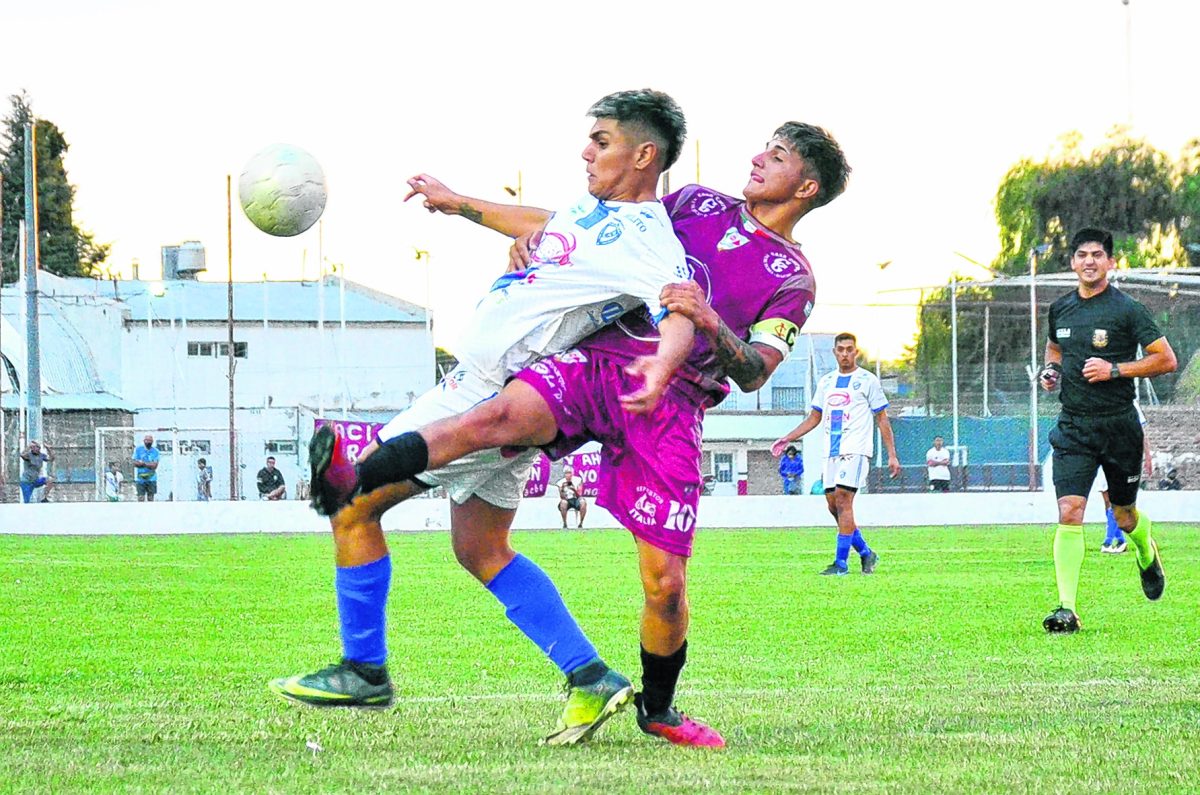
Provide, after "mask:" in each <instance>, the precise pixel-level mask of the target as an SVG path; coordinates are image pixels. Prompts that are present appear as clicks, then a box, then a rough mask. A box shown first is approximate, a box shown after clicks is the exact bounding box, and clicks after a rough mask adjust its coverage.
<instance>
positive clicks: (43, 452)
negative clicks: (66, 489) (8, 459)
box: [21, 442, 54, 502]
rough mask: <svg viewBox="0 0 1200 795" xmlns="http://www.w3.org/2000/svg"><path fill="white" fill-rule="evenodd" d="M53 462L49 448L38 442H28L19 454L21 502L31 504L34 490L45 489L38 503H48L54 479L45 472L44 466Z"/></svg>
mask: <svg viewBox="0 0 1200 795" xmlns="http://www.w3.org/2000/svg"><path fill="white" fill-rule="evenodd" d="M53 460H54V454H53V453H51V452H50V448H49V447H48V446H47V447H43V446H42V445H41V443H39V442H30V443H29V447H27V448H26V449H25V452H23V453H21V502H33V492H34V489H39V488H42V487H45V489H44V490H43V491H42V498H41V500H39V502H49V501H50V490H51V489H52V488H54V477H53V476H52V475H51V474H50V473H49V472H47V471H46V464H47V463H49V462H51V461H53Z"/></svg>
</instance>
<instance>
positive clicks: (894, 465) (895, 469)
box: [888, 455, 900, 478]
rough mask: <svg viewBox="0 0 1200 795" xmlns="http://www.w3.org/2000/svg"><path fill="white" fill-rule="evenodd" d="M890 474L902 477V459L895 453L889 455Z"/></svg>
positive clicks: (894, 476)
mask: <svg viewBox="0 0 1200 795" xmlns="http://www.w3.org/2000/svg"><path fill="white" fill-rule="evenodd" d="M888 474H889V475H890V476H891V477H893V478H897V477H900V459H899V458H896V456H894V455H889V456H888Z"/></svg>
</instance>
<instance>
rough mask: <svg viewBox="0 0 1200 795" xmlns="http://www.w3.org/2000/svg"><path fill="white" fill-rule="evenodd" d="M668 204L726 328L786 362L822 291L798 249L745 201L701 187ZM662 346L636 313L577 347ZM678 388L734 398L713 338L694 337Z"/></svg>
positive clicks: (624, 349) (704, 402) (623, 353)
mask: <svg viewBox="0 0 1200 795" xmlns="http://www.w3.org/2000/svg"><path fill="white" fill-rule="evenodd" d="M663 204H664V205H665V206H666V208H667V212H668V214H669V215H670V216H671V224H672V225H673V226H674V228H675V234H676V235H677V236H678V237H679V240H680V242H681V243H683V248H684V251H685V252H686V253H687V262H688V265H689V266H690V269H691V271H692V278H693V279H695V281H696V282H697V283H699V285H700V286H701V287H702V288H703V289H704V292H705V294H706V295H707V296H708V302H709V304H710V305H711V306H712V308H713V309H714V310H716V312H717V314H718V315H720V316H721V320H723V321H724V322H725V325H727V326H729V329H730V330H731V331H732V332H733V333H734V334H735V335H736V336H737V337H739V338H741V339H743V340H749V341H751V342H761V343H765V344H767V345H770V346H772V347H774V348H776V349H778V350H779V351H780V352H781V353H783V354H784V355H787V354H788V353H789V352H790V351H791V348H792V345H793V344H794V342H795V340H796V335H797V334H798V333H799V331H800V329H801V327H803V326H804V323H805V321H806V320H808V316H809V315H810V314H811V313H812V308H813V301H814V300H815V297H816V289H817V288H816V280H815V279H814V278H813V274H812V268H811V267H810V266H809V264H808V260H807V259H806V258H805V257H804V255H803V254H802V253H801V252H800V246H798V245H797V244H795V243H789V242H787V241H786V240H784V239H783V238H781V237H780V236H779V235H776V234H775V233H774V232H772V231H771V230H769V229H767V228H765V227H764V226H763V225H762V224H760V223H758V222H757V221H756V220H754V218H753V217H751V215H750V213H749V212H747V211H746V202H745V200H743V199H735V198H733V197H732V196H726V195H725V194H723V193H717V192H716V191H714V190H709V189H708V188H705V187H702V186H700V185H688V186H687V187H685V188H683V189H682V190H680V191H678V192H676V193H672V194H671V195H669V196H667V197H665V198H664V199H663ZM657 344H658V340H657V331H656V330H655V328H654V326H653V325H652V324H651V323H650V320H649V318H648V317H646V316H645V314H644V313H640V314H639V313H630V314H628V315H625V316H624V317H623V318H622V319H621V320H619V321H618V322H617V324H616V325H615V326H609V327H608V328H605V329H602V330H601V331H599V332H597V333H596V334H593V335H592V336H591V337H589V338H588V339H587V340H585V341H584V342H583V343H581V344H580V345H579V347H580V349H581V350H592V351H603V352H605V353H608V354H610V355H612V356H617V357H625V358H627V359H632V358H633V357H636V356H649V355H652V354H653V353H654V352H655V350H656V348H657ZM678 381H682V382H683V383H682V384H680V385H681V386H682V387H683V388H684V390H685V391H686V392H687V393H688V394H689V395H690V396H691V398H692V399H694V400H695V401H696V402H697V403H698V404H699V405H701V406H715V405H716V404H718V403H720V402H721V401H722V400H724V399H725V396H726V395H727V394H729V386H728V385H727V383H726V373H725V370H724V368H723V367H722V366H721V364H720V363H719V362H718V361H717V357H716V354H715V353H714V352H713V349H712V346H711V345H710V344H709V341H708V338H707V337H704V336H702V335H697V336H696V342H695V345H694V346H693V347H692V353H691V355H690V356H689V357H688V359H687V361H686V362H685V363H684V365H683V366H682V367H680V368H679V372H678V373H677V382H678Z"/></svg>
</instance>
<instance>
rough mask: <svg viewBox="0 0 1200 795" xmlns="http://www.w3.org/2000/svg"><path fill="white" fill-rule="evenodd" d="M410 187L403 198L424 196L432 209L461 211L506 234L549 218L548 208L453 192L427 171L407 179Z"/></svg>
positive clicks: (523, 231)
mask: <svg viewBox="0 0 1200 795" xmlns="http://www.w3.org/2000/svg"><path fill="white" fill-rule="evenodd" d="M408 187H409V188H410V190H409V193H408V195H407V196H405V197H404V201H408V200H409V199H411V198H413V197H414V196H423V197H424V200H423V201H422V204H423V205H424V206H425V209H426V210H429V212H431V213H444V214H445V215H461V216H462V217H463V218H466V219H467V220H469V221H474V222H475V223H477V224H479V225H480V226H486V227H487V228H488V229H494V230H496V231H497V232H499V233H500V234H502V235H507V236H508V237H519V236H521V235H524V234H529V233H531V232H536V231H538V230H540V229H541V228H542V227H543V226H545V225H546V221H548V220H549V219H550V213H549V211H547V210H543V209H540V208H538V207H526V206H524V205H517V204H497V203H496V202H489V201H484V200H483V199H475V198H472V197H470V196H463V195H462V194H461V193H455V192H454V191H452V190H450V189H449V188H447V187H446V185H445V184H444V183H442V182H441V181H440V180H438V179H435V178H434V177H431V176H429V175H428V174H417V175H416V176H415V177H412V178H411V179H409V180H408Z"/></svg>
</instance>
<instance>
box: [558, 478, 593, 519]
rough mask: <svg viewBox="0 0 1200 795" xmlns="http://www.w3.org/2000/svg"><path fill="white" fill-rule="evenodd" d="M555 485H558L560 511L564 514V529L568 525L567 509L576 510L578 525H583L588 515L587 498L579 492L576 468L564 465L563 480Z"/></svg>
mask: <svg viewBox="0 0 1200 795" xmlns="http://www.w3.org/2000/svg"><path fill="white" fill-rule="evenodd" d="M554 485H556V486H558V512H559V513H560V514H562V522H563V529H566V527H567V511H575V513H577V514H578V515H579V524H578V525H577V527H583V517H585V516H587V500H586V499H585V498H584V497H582V496H581V495H580V493H579V481H578V480H575V470H573V469H571V468H570V467H564V468H563V477H562V480H560V481H558V483H556V484H554Z"/></svg>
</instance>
